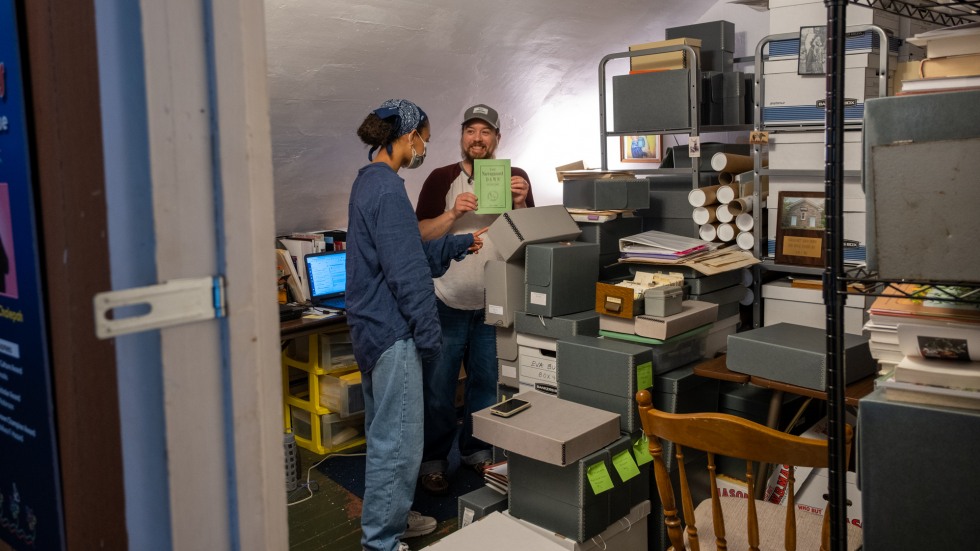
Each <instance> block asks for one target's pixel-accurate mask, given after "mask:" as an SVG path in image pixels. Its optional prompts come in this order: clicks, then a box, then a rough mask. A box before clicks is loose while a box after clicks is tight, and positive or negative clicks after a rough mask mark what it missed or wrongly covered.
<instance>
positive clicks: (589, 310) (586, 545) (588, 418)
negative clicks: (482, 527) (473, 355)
mask: <svg viewBox="0 0 980 551" xmlns="http://www.w3.org/2000/svg"><path fill="white" fill-rule="evenodd" d="M635 181H636V182H637V183H638V184H641V185H643V186H644V187H643V189H642V193H640V194H636V193H633V194H631V193H630V190H631V189H632V188H631V187H629V188H627V187H621V186H620V184H618V183H616V182H610V181H604V182H603V184H607V185H609V188H608V189H607V188H603V190H605V191H611V193H612V194H613V195H618V193H619V192H620V191H621V192H623V193H626V195H627V196H629V197H634V198H635V197H640V196H642V197H645V196H646V193H647V192H648V190H647V189H646V187H645V186H646V181H645V180H635ZM623 186H625V183H624V184H623ZM613 188H616V189H615V190H614V189H613ZM598 195H600V196H601V195H602V194H601V193H600V194H598ZM603 200H604V199H603ZM634 200H636V199H634ZM617 206H620V207H623V208H624V209H627V210H629V209H632V203H622V204H620V205H617ZM623 220H627V221H626V222H625V224H626V225H627V226H628V227H631V226H629V224H630V221H629V219H628V218H624V219H623ZM614 225H615V224H614ZM614 225H612V226H609V228H612V227H613V226H614ZM488 236H489V238H490V239H491V240H492V241H493V243H494V245H495V246H496V248H497V250H498V252H499V254H500V259H497V260H490V261H488V262H487V264H486V267H485V270H486V273H485V276H486V282H487V291H486V323H488V324H491V325H495V326H496V328H497V356H498V367H499V382H500V387H499V388H500V397H501V398H506V397H511V396H513V395H518V396H519V397H521V398H523V399H525V400H527V401H529V402H531V407H530V408H529V409H527V410H525V411H522V412H520V413H519V414H517V415H514V416H512V417H509V418H501V417H497V416H493V415H491V414H490V413H489V410H482V411H480V412H476V413H474V414H473V432H474V435H475V436H476V437H477V438H480V439H482V440H484V441H486V442H488V443H490V444H493V445H494V446H495V448H497V452H498V453H502V452H503V451H506V453H507V476H508V478H509V494H508V496H507V497H503V496H501V499H506V500H507V515H506V518H507V519H509V522H514V523H519V524H521V525H523V526H524V527H526V528H530V529H531V530H533V531H535V532H537V533H540V534H543V535H547V536H548V537H549V538H551V540H553V543H557V544H560V545H562V546H563V547H565V548H568V549H593V548H595V549H600V548H602V547H601V546H600V547H598V548H596V547H594V546H595V544H594V543H591V542H589V540H590V539H591V538H593V537H596V536H601V537H602V540H601V541H604V542H605V546H606V547H605V548H606V549H612V550H616V549H620V550H627V549H645V548H646V535H647V530H646V521H645V519H646V517H647V516H648V515H649V510H650V509H649V508H650V503H649V495H650V487H651V483H650V467H649V462H650V457H649V453H648V451H647V448H646V442H645V440H644V439H643V438H642V433H641V432H640V430H639V422H638V414H637V411H636V405H635V400H634V401H633V402H632V407H631V408H630V404H628V402H627V398H626V397H627V396H629V397H632V396H633V395H635V393H636V392H637V391H638V390H639V387H638V384H641V383H642V384H645V386H643V387H642V388H650V387H651V386H652V379H650V380H649V381H647V382H646V383H644V381H646V380H647V379H649V377H650V374H651V373H650V371H649V369H647V371H645V372H641V373H638V371H637V368H638V367H639V366H640V364H643V363H646V366H647V368H649V366H650V363H649V358H650V354H649V351H648V350H644V349H643V348H642V347H632V346H631V347H629V348H628V349H627V350H623V349H622V348H621V347H617V348H613V349H610V350H609V351H606V349H605V348H603V347H602V346H601V344H600V339H598V331H599V323H598V314H596V312H595V311H594V309H593V305H594V301H595V284H596V281H597V280H598V278H599V272H600V269H599V266H600V250H602V248H603V246H602V245H601V244H600V242H598V241H604V240H606V239H607V238H608V237H607V236H606V235H605V234H604V233H601V232H600V233H590V232H585V233H583V231H582V229H581V228H580V227H579V225H578V224H577V223H576V222H575V221H574V220H573V219H572V217H571V215H570V214H569V213H568V211H567V210H566V209H565V207H564V206H562V205H553V206H545V207H536V208H533V209H519V210H514V211H510V212H507V213H504V214H502V215H501V216H500V217H499V218H498V219H497V220H496V221H495V222H494V223H493V224H491V226H490V229H489V231H488ZM583 237H584V238H594V239H596V240H597V242H586V241H576V239H579V238H583ZM566 340H569V341H572V342H578V340H582V341H584V343H587V344H585V345H583V346H584V349H586V350H590V351H592V352H591V353H592V354H594V355H593V356H592V357H591V359H586V358H585V357H584V356H583V355H582V354H574V355H573V357H571V358H569V359H565V356H564V354H565V352H564V350H565V348H564V347H565V344H564V343H565V341H566ZM644 353H646V355H645V356H644ZM576 356H577V357H576ZM597 358H598V359H597ZM559 365H562V370H563V371H562V372H561V373H560V372H559V369H558V366H559ZM566 366H567V368H568V370H569V373H570V375H569V377H570V378H571V379H570V380H572V381H576V380H582V381H583V382H584V385H585V386H587V387H590V388H592V387H594V388H600V387H602V386H603V385H609V386H611V387H613V386H614V387H616V392H618V393H619V394H620V395H621V396H620V397H619V400H618V402H617V403H616V408H617V409H616V411H606V410H605V409H604V408H602V407H597V406H592V405H589V404H583V403H577V401H575V400H571V399H568V398H566V397H564V396H562V395H561V393H562V387H561V380H562V379H561V377H562V376H564V373H565V372H564V370H565V367H566ZM641 371H642V369H641ZM576 377H577V379H576ZM644 377H646V378H647V379H645V378H644ZM603 397H605V395H603ZM610 409H611V408H610ZM630 409H632V410H633V411H629V410H630ZM623 414H630V415H628V417H627V420H626V421H625V422H624V421H622V420H621V417H622V416H623ZM466 498H467V496H463V497H461V498H460V499H461V501H463V500H464V499H466ZM476 518H478V517H477V516H476V515H474V519H476ZM624 519H625V521H624ZM498 522H499V519H498ZM474 524H479V522H477V523H474ZM626 526H632V527H633V528H632V530H625V529H624V527H626ZM468 529H469V526H467V527H465V528H463V529H461V530H460V531H459V533H460V534H461V535H460V536H459V537H461V538H462V537H466V536H465V533H466V532H467V530H468ZM637 538H639V540H637Z"/></svg>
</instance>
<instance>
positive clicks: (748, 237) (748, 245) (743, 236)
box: [735, 231, 755, 251]
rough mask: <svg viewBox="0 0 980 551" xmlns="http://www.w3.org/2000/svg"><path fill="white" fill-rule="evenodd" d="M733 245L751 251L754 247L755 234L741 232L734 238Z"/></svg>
mask: <svg viewBox="0 0 980 551" xmlns="http://www.w3.org/2000/svg"><path fill="white" fill-rule="evenodd" d="M735 243H737V244H738V248H740V249H742V250H745V251H751V250H752V246H753V245H755V234H753V233H752V232H749V231H743V232H741V233H739V234H738V237H736V238H735Z"/></svg>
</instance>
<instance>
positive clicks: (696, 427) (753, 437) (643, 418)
mask: <svg viewBox="0 0 980 551" xmlns="http://www.w3.org/2000/svg"><path fill="white" fill-rule="evenodd" d="M636 401H637V404H638V406H639V410H640V422H641V423H642V424H643V433H644V434H645V435H646V436H647V439H648V441H649V448H650V455H651V456H653V470H654V476H655V478H656V481H657V493H658V494H659V496H660V503H661V505H662V507H663V514H664V525H665V526H666V528H667V535H668V537H669V538H670V545H671V547H670V549H671V550H672V551H679V550H680V549H692V550H694V551H699V550H700V549H716V548H717V549H726V550H736V549H747V550H760V551H761V550H769V549H774V550H775V549H779V550H790V551H792V550H795V549H800V550H805V551H810V550H816V549H821V550H827V549H829V548H830V545H829V544H830V541H829V540H830V522H829V518H828V517H827V516H825V515H815V514H813V513H808V512H806V511H800V510H798V509H797V508H796V500H795V496H794V494H793V492H786V494H785V500H786V502H785V504H784V505H776V504H773V503H768V502H764V501H759V500H755V499H748V498H743V497H732V496H726V497H722V495H721V492H720V491H719V488H718V480H717V478H718V477H717V473H716V470H715V454H719V455H725V456H728V457H732V458H738V459H742V460H744V461H745V480H746V492H745V493H746V495H748V496H753V495H755V488H756V485H757V484H765V483H766V481H765V480H762V481H756V480H755V471H756V465H757V464H758V463H767V464H769V465H790V466H796V467H813V468H826V467H827V466H828V464H829V453H828V446H827V441H826V440H820V439H816V438H803V437H800V436H794V435H791V434H786V433H783V432H780V431H778V430H774V429H771V428H769V427H767V426H765V425H761V424H759V423H754V422H752V421H748V420H746V419H743V418H741V417H737V416H734V415H727V414H724V413H714V412H706V413H688V414H673V413H667V412H663V411H658V410H657V409H655V408H654V407H653V404H652V399H651V396H650V392H649V391H646V390H642V391H640V392H638V393H637V394H636ZM844 429H845V430H844V433H845V435H844V437H845V448H846V449H847V451H848V453H849V452H850V445H851V439H852V437H853V434H854V431H853V429H852V428H851V427H850V426H847V425H845V427H844ZM661 440H663V441H667V442H672V443H673V449H674V453H675V455H676V457H677V461H676V462H674V463H675V465H676V469H677V475H678V481H679V483H680V491H679V492H678V494H679V496H680V502H681V503H680V506H681V507H678V503H677V500H676V499H675V498H674V492H675V490H674V485H673V483H672V482H671V473H670V472H668V470H667V464H666V462H665V460H664V452H663V448H664V446H663V444H662V442H661ZM693 450H699V451H702V452H705V454H706V457H707V475H708V476H707V478H708V485H709V487H708V495H710V497H709V498H708V499H706V500H704V501H702V502H701V503H697V504H696V503H695V501H694V498H693V497H692V495H691V486H692V485H691V483H690V482H689V480H688V474H687V470H688V467H687V465H686V462H685V460H684V454H685V453H686V452H690V451H693ZM691 467H692V468H696V467H695V466H694V465H693V464H692V466H691ZM786 473H787V474H786V485H787V487H788V488H793V487H794V483H795V481H794V473H795V469H788V470H787V471H786ZM699 499H700V498H699ZM695 506H697V507H696V508H695ZM682 519H683V520H682ZM847 539H848V549H858V548H860V546H861V541H862V537H861V530H860V529H859V528H857V527H856V526H850V525H848V533H847Z"/></svg>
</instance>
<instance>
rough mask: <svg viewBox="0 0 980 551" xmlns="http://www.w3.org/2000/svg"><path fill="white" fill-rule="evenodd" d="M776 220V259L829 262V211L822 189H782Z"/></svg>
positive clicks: (808, 263) (798, 262) (806, 263)
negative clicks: (825, 244) (827, 250)
mask: <svg viewBox="0 0 980 551" xmlns="http://www.w3.org/2000/svg"><path fill="white" fill-rule="evenodd" d="M777 223H778V224H779V225H778V227H777V228H776V262H777V263H779V264H793V265H796V266H826V264H827V261H826V251H825V250H824V243H825V239H826V235H827V232H826V228H827V214H826V202H825V201H824V194H823V193H822V192H817V191H780V192H779V211H778V218H777Z"/></svg>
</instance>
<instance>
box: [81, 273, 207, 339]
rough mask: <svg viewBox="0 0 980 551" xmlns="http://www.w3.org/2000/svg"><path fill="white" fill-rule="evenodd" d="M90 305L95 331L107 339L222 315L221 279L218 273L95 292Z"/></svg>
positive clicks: (101, 337) (100, 336)
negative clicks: (92, 307) (92, 308)
mask: <svg viewBox="0 0 980 551" xmlns="http://www.w3.org/2000/svg"><path fill="white" fill-rule="evenodd" d="M93 305H94V308H95V333H96V335H97V336H98V337H99V338H100V339H109V338H112V337H117V336H119V335H126V334H129V333H137V332H140V331H149V330H151V329H162V328H164V327H172V326H174V325H181V324H184V323H191V322H195V321H205V320H210V319H216V318H223V317H225V281H224V278H223V277H221V276H207V277H198V278H183V279H173V280H170V281H166V282H164V283H159V284H156V285H147V286H145V287H135V288H133V289H123V290H120V291H106V292H102V293H97V294H96V295H95V297H94V299H93ZM110 313H111V314H112V316H111V317H110Z"/></svg>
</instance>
